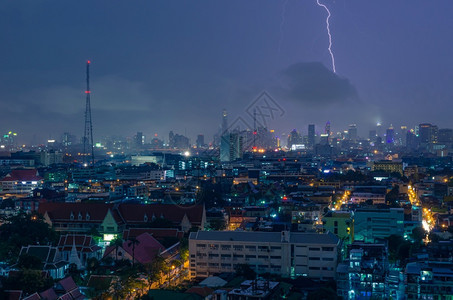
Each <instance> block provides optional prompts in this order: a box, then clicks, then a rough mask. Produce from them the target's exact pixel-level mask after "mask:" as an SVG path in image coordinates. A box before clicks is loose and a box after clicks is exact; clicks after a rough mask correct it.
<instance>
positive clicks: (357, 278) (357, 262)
mask: <svg viewBox="0 0 453 300" xmlns="http://www.w3.org/2000/svg"><path fill="white" fill-rule="evenodd" d="M348 254H349V255H348V256H349V258H348V259H346V260H345V261H344V262H342V263H340V264H339V265H338V268H337V279H336V281H337V295H338V296H340V297H342V299H389V298H390V296H391V297H392V298H393V299H403V298H402V297H403V294H404V291H403V290H404V289H402V286H403V280H402V276H399V272H398V271H396V272H390V267H389V262H388V249H387V246H386V245H385V244H369V243H360V242H354V243H352V244H351V245H349V246H348Z"/></svg>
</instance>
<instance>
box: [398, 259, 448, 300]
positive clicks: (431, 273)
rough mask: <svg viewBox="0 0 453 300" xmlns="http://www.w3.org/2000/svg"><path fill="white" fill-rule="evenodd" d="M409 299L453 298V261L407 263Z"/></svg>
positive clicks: (407, 294) (407, 292)
mask: <svg viewBox="0 0 453 300" xmlns="http://www.w3.org/2000/svg"><path fill="white" fill-rule="evenodd" d="M406 280H407V282H406V296H407V299H452V298H453V284H452V282H453V263H452V262H451V261H449V262H439V261H426V262H411V263H408V264H407V265H406Z"/></svg>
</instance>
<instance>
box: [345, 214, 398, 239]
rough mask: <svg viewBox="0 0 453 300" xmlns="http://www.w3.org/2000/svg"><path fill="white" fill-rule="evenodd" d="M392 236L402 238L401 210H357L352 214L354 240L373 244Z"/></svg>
mask: <svg viewBox="0 0 453 300" xmlns="http://www.w3.org/2000/svg"><path fill="white" fill-rule="evenodd" d="M392 234H395V235H400V236H404V209H403V208H379V209H377V208H359V209H356V211H355V212H354V239H355V240H362V241H365V242H374V241H375V240H376V239H383V238H387V237H389V236H391V235H392Z"/></svg>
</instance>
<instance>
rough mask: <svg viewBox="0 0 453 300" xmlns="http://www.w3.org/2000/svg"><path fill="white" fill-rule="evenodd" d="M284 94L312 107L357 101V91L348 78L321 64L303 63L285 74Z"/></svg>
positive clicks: (294, 65) (291, 67)
mask: <svg viewBox="0 0 453 300" xmlns="http://www.w3.org/2000/svg"><path fill="white" fill-rule="evenodd" d="M283 77H284V78H283V84H286V86H285V87H284V88H283V92H284V93H286V96H287V98H289V99H292V100H295V101H297V102H302V103H305V104H310V105H317V106H320V105H329V104H341V103H345V102H347V101H350V100H356V99H357V98H358V97H357V91H356V89H355V87H354V86H353V85H352V84H351V83H350V82H349V80H348V79H346V78H341V77H340V76H338V75H337V74H335V73H333V72H332V71H330V70H329V69H327V68H326V67H325V66H324V65H323V64H322V63H320V62H301V63H296V64H293V65H291V66H289V67H288V68H287V69H286V70H284V72H283Z"/></svg>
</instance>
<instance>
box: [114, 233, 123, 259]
mask: <svg viewBox="0 0 453 300" xmlns="http://www.w3.org/2000/svg"><path fill="white" fill-rule="evenodd" d="M112 246H115V261H118V248H119V247H121V246H123V240H122V239H121V238H116V239H114V240H113V241H112Z"/></svg>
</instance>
